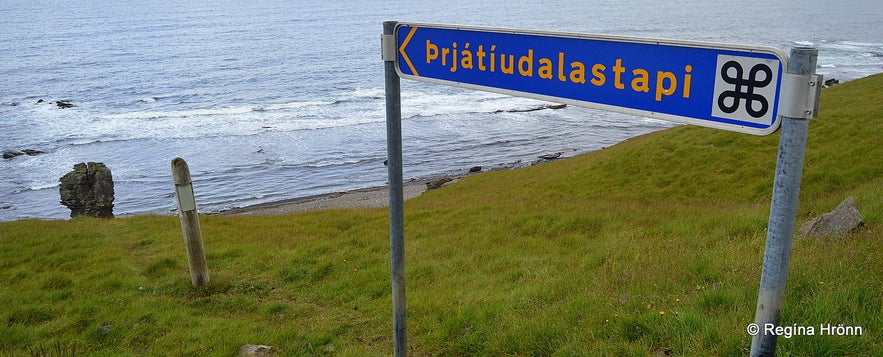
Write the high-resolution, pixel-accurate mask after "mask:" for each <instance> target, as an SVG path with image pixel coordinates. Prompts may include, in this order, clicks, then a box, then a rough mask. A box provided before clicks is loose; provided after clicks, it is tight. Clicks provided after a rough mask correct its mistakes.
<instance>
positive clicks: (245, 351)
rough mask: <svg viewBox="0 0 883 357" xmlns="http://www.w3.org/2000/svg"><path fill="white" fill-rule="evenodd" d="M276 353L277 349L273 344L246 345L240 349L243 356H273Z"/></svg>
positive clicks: (240, 354)
mask: <svg viewBox="0 0 883 357" xmlns="http://www.w3.org/2000/svg"><path fill="white" fill-rule="evenodd" d="M274 355H276V349H275V348H273V346H264V345H244V346H242V347H241V348H240V349H239V356H241V357H272V356H274Z"/></svg>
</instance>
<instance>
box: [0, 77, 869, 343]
mask: <svg viewBox="0 0 883 357" xmlns="http://www.w3.org/2000/svg"><path fill="white" fill-rule="evenodd" d="M881 137H883V75H875V76H872V77H868V78H864V79H860V80H855V81H851V82H847V83H844V84H841V85H838V86H835V87H832V88H829V89H825V90H824V91H823V95H822V108H821V116H820V117H819V118H816V119H813V120H812V122H811V124H810V135H809V144H808V148H807V153H806V166H805V170H804V175H803V185H802V190H801V196H800V206H799V211H798V223H797V224H798V225H799V224H802V223H803V222H805V221H807V220H809V219H811V218H812V217H814V216H817V215H819V214H821V213H824V212H827V211H830V210H831V209H832V208H833V207H835V206H836V205H837V204H838V203H839V202H840V201H842V200H843V199H845V198H846V197H848V196H852V197H855V200H856V203H857V206H858V208H859V210H861V212H862V214H863V215H864V218H865V226H864V227H863V228H861V229H860V230H858V231H855V232H852V233H849V234H846V235H842V236H838V237H829V238H826V239H820V240H805V239H797V240H795V243H794V247H793V251H792V258H791V265H790V270H789V277H788V283H787V284H788V285H787V288H786V296H785V302H784V310H783V315H782V325H783V326H792V325H800V326H815V327H816V333H817V334H818V333H819V331H818V330H819V329H818V326H819V325H820V324H833V325H837V324H844V325H845V326H861V327H862V329H863V334H862V336H818V335H816V336H792V337H791V338H784V337H780V338H779V344H778V352H779V353H778V355H787V356H835V355H850V356H880V355H883V293H881V291H883V284H881V279H880V277H881V276H883V253H881V249H880V248H881V246H883V245H881V242H883V145H881V144H883V141H881ZM777 145H778V134H774V135H771V136H768V137H754V136H749V135H744V134H736V133H729V132H724V131H718V130H712V129H704V128H698V127H691V126H680V127H676V128H673V129H670V130H665V131H661V132H656V133H653V134H649V135H645V136H642V137H638V138H634V139H630V140H628V141H626V142H623V143H621V144H618V145H615V146H613V147H609V148H606V149H604V150H601V151H598V152H594V153H590V154H586V155H581V156H578V157H574V158H569V159H565V160H560V161H556V162H552V163H549V164H544V165H538V166H533V167H529V168H524V169H518V170H510V171H497V172H489V173H483V174H479V175H474V176H470V177H468V178H465V179H462V180H460V181H458V182H456V183H454V184H451V185H448V186H445V187H443V188H442V189H439V190H433V191H429V192H427V193H425V194H424V195H422V196H420V197H418V198H416V199H413V200H411V201H408V202H407V203H406V219H405V222H406V227H405V240H406V261H407V263H406V264H407V273H406V274H407V275H406V276H407V294H408V295H407V296H408V337H409V341H408V342H409V348H410V352H411V353H410V354H411V355H415V356H424V355H430V356H488V355H489V356H495V355H507V356H508V355H517V356H594V355H598V356H604V355H609V356H641V355H666V354H670V355H675V356H713V355H718V356H741V355H745V354H747V350H748V348H749V346H750V343H751V338H750V336H749V335H748V334H747V333H746V332H745V327H746V325H747V324H748V323H750V322H752V321H753V319H754V310H755V303H756V299H757V291H758V286H759V282H760V272H761V263H762V259H763V249H764V241H765V238H766V236H765V229H766V225H767V220H768V218H769V209H770V207H769V201H770V197H771V191H772V180H773V175H774V169H775V161H776V150H777ZM170 182H171V181H170ZM198 190H199V189H198V188H197V191H198ZM201 224H202V232H203V237H204V240H205V248H206V252H207V260H208V267H209V271H210V275H211V282H210V283H209V284H208V285H207V286H206V287H203V288H199V289H194V288H192V287H191V286H190V278H189V274H188V268H187V260H186V255H185V252H184V245H183V241H182V238H181V231H180V225H179V222H178V218H177V217H161V216H139V217H131V218H124V219H113V220H100V219H75V220H71V221H41V220H25V221H16V222H6V223H0V283H2V290H0V306H2V308H0V319H2V320H0V322H3V323H0V355H86V354H90V355H107V356H110V355H113V356H117V355H122V356H126V355H132V356H134V355H157V356H159V355H162V356H165V355H192V356H206V355H218V356H231V355H234V354H235V353H236V352H237V351H238V349H239V346H241V345H243V344H266V345H272V346H274V347H276V348H277V349H278V350H279V355H286V356H287V355H295V356H315V355H327V356H366V355H375V356H388V355H391V353H392V337H391V336H392V322H391V298H390V289H391V288H390V280H389V269H390V268H389V238H388V221H387V211H386V209H375V210H332V211H320V212H308V213H303V214H296V215H290V216H274V217H220V216H206V217H202V218H201Z"/></svg>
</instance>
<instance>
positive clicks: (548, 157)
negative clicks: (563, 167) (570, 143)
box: [538, 152, 562, 161]
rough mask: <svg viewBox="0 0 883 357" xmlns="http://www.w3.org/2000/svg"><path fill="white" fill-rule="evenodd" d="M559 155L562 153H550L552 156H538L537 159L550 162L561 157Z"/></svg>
mask: <svg viewBox="0 0 883 357" xmlns="http://www.w3.org/2000/svg"><path fill="white" fill-rule="evenodd" d="M561 154H562V153H560V152H556V153H552V154H546V155H540V156H538V158H539V159H540V160H543V161H552V160H555V159H557V158H559V157H561Z"/></svg>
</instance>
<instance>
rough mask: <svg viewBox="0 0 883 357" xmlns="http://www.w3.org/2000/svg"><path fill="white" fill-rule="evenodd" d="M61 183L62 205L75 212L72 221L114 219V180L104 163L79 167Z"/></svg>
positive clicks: (92, 163) (62, 178) (75, 166)
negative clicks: (77, 218) (75, 219)
mask: <svg viewBox="0 0 883 357" xmlns="http://www.w3.org/2000/svg"><path fill="white" fill-rule="evenodd" d="M60 181H61V185H60V186H59V188H58V190H59V193H60V194H61V204H63V205H65V206H67V208H69V209H70V210H71V218H73V217H77V216H90V217H100V218H113V199H114V192H113V176H112V175H111V172H110V169H109V168H107V166H104V164H103V163H100V162H90V163H88V164H85V163H79V164H76V165H74V170H73V171H71V172H69V173H67V174H65V175H64V176H62V177H61V179H60Z"/></svg>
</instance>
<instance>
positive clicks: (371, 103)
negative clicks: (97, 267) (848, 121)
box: [0, 0, 883, 221]
mask: <svg viewBox="0 0 883 357" xmlns="http://www.w3.org/2000/svg"><path fill="white" fill-rule="evenodd" d="M0 7H2V11H0V28H2V31H0V128H2V129H0V151H21V150H25V149H30V150H38V151H42V152H43V153H41V154H37V155H34V156H30V155H21V156H17V157H13V158H9V159H0V221H11V220H19V219H31V218H36V219H68V218H69V210H68V209H67V208H66V207H65V206H63V205H61V204H60V202H59V201H60V196H59V178H60V177H61V176H63V175H64V174H65V173H67V172H69V171H71V170H72V169H73V165H74V164H76V163H79V162H102V163H104V164H105V165H106V166H107V167H108V168H110V169H111V171H112V174H113V179H114V189H115V201H114V206H115V207H114V213H115V214H116V215H117V216H118V217H120V216H129V215H139V214H175V209H176V207H177V203H176V201H175V195H174V185H173V182H172V177H171V169H170V162H171V160H172V159H174V158H176V157H181V158H183V159H184V160H186V161H187V163H188V164H189V167H190V170H191V176H192V177H193V186H194V191H195V196H196V200H197V205H198V207H199V210H200V212H204V213H211V212H219V211H224V210H228V209H231V208H236V207H245V206H249V205H255V204H261V203H267V202H273V201H280V200H286V199H293V198H298V197H305V196H311V195H317V194H324V193H333V192H339V191H346V190H352V189H359V188H367V187H379V186H384V185H386V183H387V171H386V167H385V166H384V160H385V159H386V126H385V125H386V124H385V120H386V117H385V99H384V98H385V97H384V96H385V95H384V71H383V67H384V65H383V61H382V59H381V52H380V36H381V33H382V30H383V25H382V24H383V22H384V21H407V22H430V23H443V24H461V25H474V26H490V27H505V28H517V29H529V30H541V31H558V32H577V33H588V34H609V35H622V36H638V37H653V38H667V39H676V40H690V41H705V42H722V43H735V44H746V45H761V46H772V47H776V48H780V49H782V50H783V51H785V52H786V53H787V52H788V50H789V49H790V48H793V47H796V46H812V47H815V48H818V49H819V59H818V64H819V65H818V68H817V72H818V73H820V74H823V75H824V76H825V78H827V79H832V78H833V79H837V80H839V81H840V82H845V81H849V80H853V79H857V78H861V77H865V76H868V75H872V74H875V73H880V72H883V6H880V2H879V0H841V1H829V0H779V1H769V0H743V1H716V0H622V1H601V0H582V1H574V0H543V1H537V0H521V1H511V0H483V1H474V0H450V1H435V0H433V1H426V0H409V1H396V0H391V1H379V0H350V1H306V0H249V1H239V0H237V1H232V0H215V1H199V0H193V1H164V0H163V1H160V0H138V1H127V0H122V1H108V0H97V1H53V0H45V1H44V0H4V1H3V4H2V5H0ZM401 87H402V118H403V123H402V125H403V155H404V177H405V179H406V180H421V179H427V178H433V177H439V176H450V175H463V174H467V173H468V171H469V169H470V168H473V167H476V166H481V167H482V170H483V171H486V170H493V169H499V168H511V167H518V166H526V165H530V164H531V163H533V162H535V161H537V160H538V158H539V157H540V156H543V155H549V154H556V153H561V157H568V156H573V155H578V154H582V153H586V152H591V151H595V150H601V149H603V148H605V147H608V146H611V145H614V144H616V143H618V142H621V141H623V140H627V139H629V138H632V137H635V136H638V135H642V134H645V133H649V132H653V131H657V130H661V129H665V128H669V127H672V126H674V125H678V124H675V123H671V122H667V121H661V120H655V119H649V118H644V117H636V116H630V115H625V114H616V113H611V112H604V111H599V110H594V109H588V108H581V107H576V106H567V107H565V108H563V109H551V108H549V104H550V103H548V102H543V101H538V100H533V99H526V98H516V97H510V96H506V95H502V94H495V93H488V92H479V91H474V90H468V89H463V88H458V87H449V86H443V85H437V84H430V83H422V82H415V81H407V80H403V81H402V85H401ZM823 100H824V99H823ZM58 101H62V102H63V103H70V104H72V105H73V106H72V107H70V108H60V107H59V106H58V105H57V103H58Z"/></svg>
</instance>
